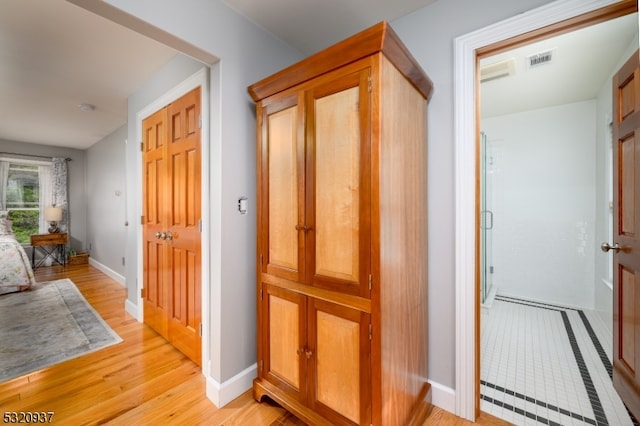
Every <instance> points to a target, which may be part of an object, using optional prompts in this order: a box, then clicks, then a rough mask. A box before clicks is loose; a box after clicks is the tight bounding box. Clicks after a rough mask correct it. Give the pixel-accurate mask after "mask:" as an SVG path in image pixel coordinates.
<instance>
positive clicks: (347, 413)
mask: <svg viewBox="0 0 640 426" xmlns="http://www.w3.org/2000/svg"><path fill="white" fill-rule="evenodd" d="M308 304H309V342H308V347H309V351H310V352H311V354H312V355H311V358H310V360H311V361H312V362H311V364H310V365H313V366H314V370H313V371H312V372H311V374H310V377H311V383H310V392H311V394H310V398H309V399H310V403H311V406H312V408H313V409H314V410H317V411H319V412H321V413H322V414H323V415H324V416H326V417H327V418H328V419H331V420H333V421H334V422H336V423H337V424H344V423H345V419H348V421H349V422H352V423H353V424H369V423H370V413H369V406H368V403H367V401H370V399H369V398H370V393H369V392H370V390H369V386H370V385H369V372H370V359H369V355H368V354H369V347H370V341H369V337H368V335H369V331H368V330H369V324H370V316H369V315H368V314H365V313H363V312H360V311H357V310H354V309H351V308H346V307H344V306H339V305H336V304H334V303H330V302H326V301H322V300H319V299H315V298H309V301H308ZM349 422H347V423H349Z"/></svg>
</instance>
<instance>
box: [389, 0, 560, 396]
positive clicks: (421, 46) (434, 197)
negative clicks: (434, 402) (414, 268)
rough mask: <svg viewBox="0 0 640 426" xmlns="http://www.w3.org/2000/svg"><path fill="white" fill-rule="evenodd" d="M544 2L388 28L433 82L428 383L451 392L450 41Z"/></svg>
mask: <svg viewBox="0 0 640 426" xmlns="http://www.w3.org/2000/svg"><path fill="white" fill-rule="evenodd" d="M546 3H549V0H519V1H517V2H515V1H511V0H485V1H482V2H477V1H473V0H447V1H437V2H435V3H433V4H432V5H430V6H427V7H425V8H424V9H421V10H418V11H417V12H414V13H412V14H410V15H407V16H404V17H402V18H400V19H397V20H395V21H393V22H392V23H391V25H392V27H393V28H394V30H395V31H396V32H397V33H398V35H399V36H400V38H401V39H402V40H403V41H404V43H405V44H406V45H407V47H408V48H409V50H410V51H411V53H412V54H413V55H414V56H415V58H416V59H417V60H418V62H419V63H420V64H421V65H422V67H423V68H424V70H425V71H426V72H427V74H428V75H429V77H431V79H432V80H433V85H434V94H433V98H432V99H431V102H430V103H429V132H428V138H429V142H428V144H429V162H428V168H429V172H428V173H429V175H428V176H429V189H428V192H429V209H428V214H429V260H428V261H429V379H430V380H433V381H435V382H437V383H439V384H442V385H444V386H448V387H450V388H455V350H456V348H455V320H456V317H455V275H456V271H455V258H454V249H455V247H454V235H455V204H454V196H455V188H454V184H455V180H454V173H455V158H454V127H453V126H454V116H453V107H454V105H453V101H454V87H453V76H454V70H453V53H454V51H453V49H454V40H455V39H456V38H457V37H459V36H462V35H465V34H468V33H470V32H472V31H475V30H477V29H480V28H484V27H486V26H488V25H491V24H493V23H496V22H499V21H502V20H504V19H507V18H509V17H512V16H514V15H517V14H519V13H522V12H525V11H528V10H531V9H534V8H536V7H538V6H541V5H543V4H546Z"/></svg>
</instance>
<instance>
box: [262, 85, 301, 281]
mask: <svg viewBox="0 0 640 426" xmlns="http://www.w3.org/2000/svg"><path fill="white" fill-rule="evenodd" d="M262 117H263V120H264V122H265V124H266V125H265V126H263V128H264V129H265V130H264V134H263V135H262V138H261V154H260V155H262V156H263V159H262V161H261V164H262V165H266V168H265V169H262V170H259V173H261V185H262V186H263V189H262V194H264V199H263V200H262V201H261V203H262V209H263V212H262V215H261V220H266V221H267V223H266V224H265V225H267V226H266V227H260V229H267V234H266V235H263V236H262V237H261V238H262V239H263V241H262V244H263V246H262V247H261V253H262V254H263V256H266V259H263V270H264V272H267V273H269V274H272V275H276V276H279V277H283V278H287V279H290V280H293V281H302V280H303V278H302V277H303V276H304V275H303V274H304V272H303V271H304V264H303V257H304V237H305V235H304V208H303V207H302V203H303V201H304V195H303V194H304V192H303V191H304V184H303V182H304V146H303V137H302V131H301V128H302V116H301V111H300V108H299V106H298V97H297V96H295V95H294V96H286V97H285V98H284V99H282V100H276V101H275V102H272V103H271V104H269V105H267V106H265V107H264V108H263V109H262Z"/></svg>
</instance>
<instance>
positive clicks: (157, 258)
mask: <svg viewBox="0 0 640 426" xmlns="http://www.w3.org/2000/svg"><path fill="white" fill-rule="evenodd" d="M142 129H143V132H142V135H143V145H142V150H143V176H144V185H143V194H142V197H143V198H142V199H143V206H142V214H143V221H144V223H143V241H144V243H143V261H144V264H145V273H144V277H143V279H144V282H143V288H144V294H143V305H144V321H145V323H147V324H148V325H149V326H150V327H151V328H153V329H154V330H156V331H157V332H158V333H160V334H161V335H166V322H165V321H164V316H165V314H164V311H165V309H166V302H167V301H166V297H165V291H166V283H167V272H168V269H167V268H166V264H167V253H166V251H165V249H164V244H163V242H162V240H160V239H158V238H156V236H155V235H156V233H157V232H162V230H163V226H164V223H163V220H164V217H163V215H164V213H163V207H162V206H163V205H164V204H165V202H166V200H165V191H163V189H162V188H164V186H165V184H166V174H165V168H166V161H165V156H164V151H165V149H166V141H167V112H166V110H165V109H162V110H160V111H158V112H156V113H154V114H153V115H151V116H150V117H148V118H146V119H145V120H144V121H143V122H142Z"/></svg>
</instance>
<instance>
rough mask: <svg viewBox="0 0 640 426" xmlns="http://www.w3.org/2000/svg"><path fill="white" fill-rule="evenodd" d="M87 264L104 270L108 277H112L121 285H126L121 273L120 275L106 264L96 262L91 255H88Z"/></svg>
mask: <svg viewBox="0 0 640 426" xmlns="http://www.w3.org/2000/svg"><path fill="white" fill-rule="evenodd" d="M89 264H90V265H91V266H93V267H95V268H96V269H99V270H100V271H102V272H104V273H105V274H107V275H108V276H109V277H111V278H113V279H114V280H115V281H117V282H118V283H120V285H122V286H123V287H124V286H126V280H125V278H124V276H123V275H120V274H119V273H117V272H116V271H114V270H113V269H111V268H109V267H108V266H106V265H103V264H102V263H100V262H98V261H97V260H95V259H94V258H92V257H91V256H89Z"/></svg>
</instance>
